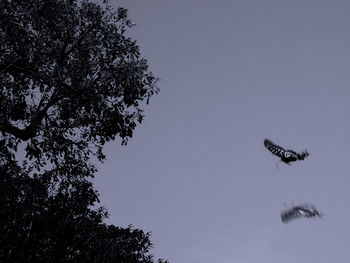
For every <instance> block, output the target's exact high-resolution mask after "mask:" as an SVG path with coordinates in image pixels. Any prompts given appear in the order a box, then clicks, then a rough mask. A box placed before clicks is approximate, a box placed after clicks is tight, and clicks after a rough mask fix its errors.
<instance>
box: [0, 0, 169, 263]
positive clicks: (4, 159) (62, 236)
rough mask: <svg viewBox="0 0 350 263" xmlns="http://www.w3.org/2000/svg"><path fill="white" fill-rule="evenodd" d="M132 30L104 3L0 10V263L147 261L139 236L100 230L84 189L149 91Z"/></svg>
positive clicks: (12, 0)
mask: <svg viewBox="0 0 350 263" xmlns="http://www.w3.org/2000/svg"><path fill="white" fill-rule="evenodd" d="M132 25H133V23H131V22H130V20H129V19H128V18H127V10H126V9H124V8H118V9H117V10H116V11H114V10H113V9H112V8H111V7H110V6H109V5H108V3H106V1H105V3H104V5H103V6H101V5H98V4H95V3H92V2H89V1H87V0H83V1H78V0H27V1H20V0H4V1H1V2H0V88H1V92H0V191H1V193H2V195H1V198H0V211H1V217H0V223H1V224H0V261H1V262H145V263H151V262H154V259H153V256H152V255H151V254H149V249H150V248H151V246H152V244H151V242H150V239H149V233H144V232H143V231H142V230H137V229H133V228H132V227H131V226H130V227H128V228H124V229H123V228H118V227H116V226H113V225H106V224H105V223H103V219H104V218H106V217H107V215H108V214H107V212H106V210H105V209H103V208H92V207H93V206H95V205H96V204H97V203H98V202H99V200H98V193H97V192H96V191H95V190H94V189H93V186H92V184H91V182H90V181H89V180H88V178H89V177H93V176H94V173H95V172H96V168H95V167H94V165H93V164H92V162H91V158H92V157H93V156H95V157H97V158H98V159H99V160H100V161H102V160H103V159H104V158H105V156H104V154H103V152H102V148H103V145H104V144H105V143H106V142H107V141H110V140H114V139H115V138H117V137H120V138H121V139H122V144H126V143H127V140H128V138H130V137H132V135H133V131H134V129H135V127H136V125H137V123H141V122H142V120H143V117H144V115H143V106H144V104H145V103H148V102H149V99H150V97H151V96H152V95H154V94H156V93H157V92H158V89H157V87H156V86H155V84H156V80H157V79H156V78H155V77H154V76H153V74H152V73H151V72H150V71H149V70H148V64H147V61H146V60H145V59H143V58H141V56H140V51H139V47H138V46H137V45H136V42H135V41H134V40H132V39H130V38H128V37H127V36H126V30H127V29H128V27H130V26H132ZM19 147H21V148H19ZM22 148H23V149H24V152H25V156H18V152H19V149H22ZM159 262H164V261H162V260H159Z"/></svg>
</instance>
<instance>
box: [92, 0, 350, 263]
mask: <svg viewBox="0 0 350 263" xmlns="http://www.w3.org/2000/svg"><path fill="white" fill-rule="evenodd" d="M112 3H113V4H114V5H115V6H118V5H121V6H124V7H126V8H128V9H129V15H130V18H132V19H133V20H134V21H135V22H136V24H137V26H136V27H134V28H133V29H132V30H131V31H130V36H131V37H133V38H134V39H136V40H137V41H138V44H139V45H140V47H141V52H142V54H143V56H144V57H146V58H147V59H148V60H149V63H150V66H151V70H152V71H153V72H154V73H155V74H156V75H157V76H159V77H160V78H161V80H160V81H159V83H158V85H159V87H160V88H161V93H160V94H159V95H158V96H156V97H154V98H153V99H152V100H151V103H150V105H149V106H147V109H146V119H145V121H144V123H143V124H142V125H141V126H139V127H138V128H137V130H136V133H135V136H134V138H132V139H131V140H130V142H129V143H128V145H127V146H126V147H122V146H120V144H119V142H115V143H113V144H109V145H107V147H106V153H107V157H108V160H107V161H106V162H105V163H104V164H101V165H99V173H98V175H97V176H96V179H95V185H96V187H97V188H98V190H99V191H100V194H101V201H102V204H103V205H105V206H106V207H107V208H108V209H109V211H110V214H111V216H110V219H109V221H108V222H109V223H113V224H116V225H119V226H127V225H128V224H133V225H134V226H135V227H137V228H141V229H143V230H145V231H152V241H153V242H154V243H155V245H154V249H153V250H152V253H154V254H155V255H156V256H157V257H162V258H168V259H170V260H171V262H173V263H175V262H178V263H180V262H181V263H211V262H220V263H226V262H227V263H231V262H240V263H244V262H247V263H248V262H249V263H274V262H276V263H278V262H283V263H289V262H318V263H329V262H337V263H347V262H349V259H350V249H349V244H350V191H349V185H350V174H349V170H350V153H349V148H350V139H349V135H350V106H349V102H350V89H349V87H348V86H349V83H350V74H349V66H350V53H349V46H350V31H349V28H350V15H349V14H350V2H349V1H341V0H337V1H334V0H333V1H331V0H329V1H326V0H293V1H290V0H288V1H287V0H263V1H262V0H235V1H223V0H221V1H207V0H192V1H188V0H176V1H174V0H172V1H170V0H147V1H141V0H128V1H126V0H125V1H112ZM265 137H267V138H270V139H271V140H272V141H273V142H275V143H277V144H280V145H282V146H285V147H287V148H293V149H295V150H296V151H302V150H305V149H308V151H309V152H310V156H309V157H308V158H307V159H305V160H304V161H300V162H297V163H295V164H293V166H291V167H290V166H286V165H284V164H280V165H279V170H278V171H277V170H276V161H277V160H278V159H277V157H275V156H273V155H272V154H271V153H269V152H268V151H267V150H266V149H265V148H264V146H263V140H264V138H265ZM292 202H294V203H295V204H299V203H304V202H310V203H313V204H314V205H315V206H316V207H317V208H318V209H319V210H321V211H322V212H324V214H325V216H324V218H323V219H304V218H301V219H298V220H295V221H293V222H292V223H290V224H287V225H285V224H283V223H282V222H281V219H280V211H281V210H283V209H285V207H284V205H283V203H286V204H287V205H291V203H292Z"/></svg>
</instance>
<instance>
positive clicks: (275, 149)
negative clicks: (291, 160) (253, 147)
mask: <svg viewBox="0 0 350 263" xmlns="http://www.w3.org/2000/svg"><path fill="white" fill-rule="evenodd" d="M264 145H265V147H266V148H267V149H268V150H269V151H270V152H272V153H273V154H274V155H277V156H278V157H280V158H285V157H286V156H285V154H286V152H287V151H286V150H285V149H284V148H283V147H281V146H279V145H277V144H274V143H273V142H272V141H270V140H269V139H265V140H264Z"/></svg>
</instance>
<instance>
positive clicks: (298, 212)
mask: <svg viewBox="0 0 350 263" xmlns="http://www.w3.org/2000/svg"><path fill="white" fill-rule="evenodd" d="M300 217H308V218H311V217H321V218H322V213H321V212H320V211H318V210H317V209H316V208H315V207H314V206H313V205H311V204H302V205H298V206H293V207H292V208H290V209H288V210H285V211H283V212H282V213H281V219H282V222H283V223H285V224H287V223H289V222H290V221H292V220H294V219H297V218H300Z"/></svg>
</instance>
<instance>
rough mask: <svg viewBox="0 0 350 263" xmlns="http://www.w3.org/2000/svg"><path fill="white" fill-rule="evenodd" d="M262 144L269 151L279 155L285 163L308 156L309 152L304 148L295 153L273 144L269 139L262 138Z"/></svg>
mask: <svg viewBox="0 0 350 263" xmlns="http://www.w3.org/2000/svg"><path fill="white" fill-rule="evenodd" d="M264 145H265V147H266V148H267V149H268V150H269V151H270V152H272V153H273V154H274V155H277V156H278V157H280V158H281V161H282V162H284V163H286V164H289V163H290V162H295V161H297V160H304V159H305V158H306V157H307V156H309V153H308V152H307V151H306V150H305V151H303V152H302V153H297V152H295V151H293V150H286V149H284V148H283V147H281V146H279V145H277V144H274V143H273V142H272V141H270V140H269V139H265V140H264Z"/></svg>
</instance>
